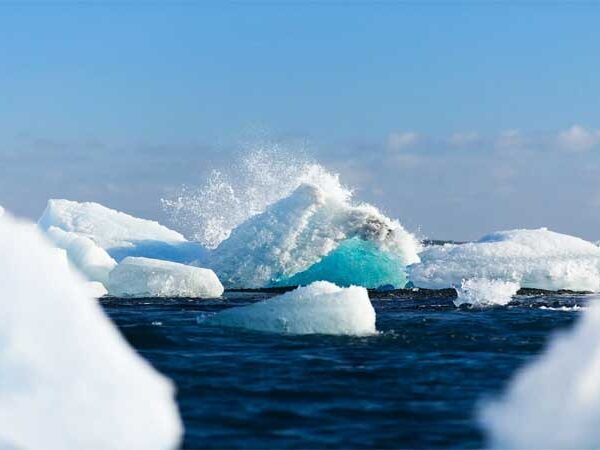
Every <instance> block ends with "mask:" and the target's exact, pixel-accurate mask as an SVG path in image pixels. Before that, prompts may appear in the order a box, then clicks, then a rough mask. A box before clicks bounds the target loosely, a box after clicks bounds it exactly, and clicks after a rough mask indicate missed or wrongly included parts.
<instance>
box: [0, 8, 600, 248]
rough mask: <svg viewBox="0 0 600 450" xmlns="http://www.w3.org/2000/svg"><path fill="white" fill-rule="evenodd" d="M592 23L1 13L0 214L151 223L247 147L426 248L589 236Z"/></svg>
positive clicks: (599, 115)
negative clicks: (107, 211) (268, 150)
mask: <svg viewBox="0 0 600 450" xmlns="http://www.w3.org/2000/svg"><path fill="white" fill-rule="evenodd" d="M598 23H600V3H597V2H577V1H570V2H550V1H546V2H545V1H540V2H536V1H528V2H516V1H495V2H483V1H452V2H445V1H437V2H416V1H415V2H412V1H404V2H350V3H348V2H337V1H313V2H300V1H288V2H285V1H261V2H243V1H239V2H210V1H209V2H170V1H166V2H145V1H128V2H120V1H115V2H110V3H106V2H89V1H79V2H69V1H62V2H52V1H38V2H1V1H0V136H1V139H0V205H3V206H4V207H6V208H7V209H8V210H12V211H13V212H15V213H17V214H19V215H23V216H26V217H30V218H37V217H38V216H39V215H40V214H41V212H42V210H43V208H44V206H45V203H46V200H47V199H48V198H56V197H59V198H70V199H74V200H93V201H99V202H101V203H104V204H106V205H107V206H111V207H114V208H117V209H121V210H124V211H127V212H130V213H132V214H135V215H140V216H142V217H147V218H156V219H160V220H163V219H164V213H163V212H162V211H161V205H160V198H161V197H164V196H168V195H170V194H172V193H173V192H175V191H176V190H177V189H178V187H179V186H181V185H182V184H188V185H194V184H198V183H200V182H201V181H202V179H203V177H205V176H206V174H207V173H208V171H209V170H210V169H211V168H213V167H216V168H222V167H227V165H229V164H231V162H232V161H233V159H234V158H235V155H236V154H238V153H239V152H240V151H243V148H244V146H245V145H247V143H248V142H252V140H253V139H254V138H253V137H249V136H254V135H256V134H259V135H261V136H268V139H269V140H271V141H274V142H277V143H278V145H280V146H281V147H285V146H286V145H287V144H286V143H287V142H289V143H290V148H292V149H293V148H295V145H297V143H298V142H299V141H301V142H303V143H305V147H306V148H307V150H306V151H307V152H308V153H309V154H310V155H311V156H312V157H313V158H314V159H316V160H318V161H320V162H321V163H322V164H324V165H325V166H326V167H328V168H329V169H330V170H332V171H334V172H339V173H340V175H341V178H342V181H343V182H344V183H345V184H347V185H349V186H351V187H353V188H354V189H355V191H356V196H357V198H358V199H360V200H365V201H369V202H371V203H373V204H375V205H377V206H379V207H380V208H382V209H383V210H384V211H385V212H386V213H387V214H389V215H390V216H393V217H395V218H398V219H400V221H401V222H403V223H404V224H405V225H406V226H407V228H409V229H411V230H419V232H420V233H422V234H424V235H426V236H428V237H431V238H441V239H474V238H477V237H479V236H481V235H483V234H485V233H487V232H490V231H494V230H499V229H506V228H517V227H527V228H530V227H539V226H547V227H548V228H550V229H553V230H556V231H561V232H565V233H569V234H574V235H578V236H581V237H584V238H587V239H591V240H600V58H598V55H600V27H599V26H598ZM257 130H259V131H258V132H257Z"/></svg>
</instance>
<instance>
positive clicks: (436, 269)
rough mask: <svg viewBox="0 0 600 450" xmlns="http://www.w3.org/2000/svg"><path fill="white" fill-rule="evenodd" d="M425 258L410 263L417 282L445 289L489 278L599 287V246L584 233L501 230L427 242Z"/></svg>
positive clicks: (559, 286)
mask: <svg viewBox="0 0 600 450" xmlns="http://www.w3.org/2000/svg"><path fill="white" fill-rule="evenodd" d="M419 256H420V258H421V262H420V263H417V264H413V265H411V266H409V267H408V268H407V271H408V277H409V279H410V281H412V283H413V284H414V285H415V286H418V287H423V288H430V289H443V288H448V287H452V286H459V285H460V284H461V282H462V280H464V279H470V278H485V279H490V280H502V281H509V282H514V283H519V284H520V286H522V287H526V288H537V289H547V290H560V289H570V290H579V291H598V290H599V289H600V248H599V247H597V246H596V245H594V244H592V243H591V242H588V241H585V240H583V239H580V238H577V237H574V236H569V235H566V234H560V233H556V232H553V231H549V230H548V229H546V228H540V229H536V230H526V229H524V230H510V231H500V232H496V233H492V234H489V235H487V236H484V237H483V238H481V239H480V240H479V241H477V242H471V243H466V244H445V245H442V246H432V247H427V248H425V249H424V250H423V251H422V252H421V253H420V255H419Z"/></svg>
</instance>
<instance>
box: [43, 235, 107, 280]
mask: <svg viewBox="0 0 600 450" xmlns="http://www.w3.org/2000/svg"><path fill="white" fill-rule="evenodd" d="M46 235H47V236H48V238H49V239H50V241H51V242H52V243H53V244H54V245H55V246H56V247H58V248H61V249H63V250H65V251H66V252H67V257H68V259H69V261H70V263H71V264H72V265H73V266H74V267H75V268H77V269H78V270H79V271H81V273H83V275H85V276H86V277H87V278H88V280H90V281H98V282H100V283H102V284H104V285H106V283H107V282H108V274H109V273H110V271H111V270H113V269H114V268H115V266H116V265H117V263H116V261H115V260H114V259H113V258H111V257H110V255H109V254H108V253H106V250H104V249H103V248H101V247H99V246H98V245H96V244H95V243H94V241H92V240H91V239H89V238H87V237H85V236H83V235H80V234H77V233H74V232H72V231H64V230H62V229H60V228H57V227H54V226H51V227H49V228H48V229H47V230H46Z"/></svg>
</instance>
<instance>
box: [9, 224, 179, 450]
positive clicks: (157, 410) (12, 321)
mask: <svg viewBox="0 0 600 450" xmlns="http://www.w3.org/2000/svg"><path fill="white" fill-rule="evenodd" d="M0 254H1V255H2V257H1V258H0V318H1V320H2V325H1V326H0V374H1V375H0V448H14V449H17V448H18V449H50V450H55V449H84V448H96V449H100V448H103V449H104V448H105V449H123V450H125V449H128V450H129V449H134V448H144V449H156V450H166V449H171V448H175V447H177V445H178V443H179V440H180V437H181V433H182V424H181V421H180V418H179V415H178V412H177V406H176V404H175V400H174V395H173V394H174V389H173V385H172V384H171V383H170V381H169V380H167V379H166V378H164V377H163V376H161V375H160V374H158V373H157V372H156V371H155V370H154V369H153V368H152V367H151V366H150V364H148V363H147V362H146V361H145V360H143V359H142V358H141V357H140V356H138V355H137V354H136V352H135V351H134V350H133V349H131V347H130V346H129V345H128V344H127V342H126V341H125V340H124V339H123V338H122V337H121V335H120V334H119V332H118V331H117V329H116V328H115V327H114V326H113V325H112V323H111V322H110V321H109V320H108V319H107V318H106V316H105V315H104V313H103V311H102V309H101V308H100V306H99V305H98V303H97V302H96V301H95V300H94V299H93V298H92V297H91V295H90V286H88V284H87V283H86V282H85V281H84V280H83V278H81V277H80V276H79V275H78V274H77V273H75V272H74V271H72V270H71V269H70V268H69V266H68V263H67V258H66V254H65V251H64V250H60V249H56V248H53V247H51V245H50V244H49V243H48V241H47V240H46V239H45V238H44V237H43V236H42V234H41V233H40V231H39V229H38V228H37V227H35V226H34V225H33V224H24V223H20V222H17V221H15V220H14V219H12V218H11V217H10V216H9V214H7V213H5V214H3V215H2V217H0Z"/></svg>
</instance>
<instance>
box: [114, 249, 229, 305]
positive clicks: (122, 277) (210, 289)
mask: <svg viewBox="0 0 600 450" xmlns="http://www.w3.org/2000/svg"><path fill="white" fill-rule="evenodd" d="M107 287H108V291H109V294H110V295H114V296H118V297H205V298H211V297H220V296H221V295H222V294H223V285H222V284H221V282H220V281H219V278H217V276H216V275H215V273H214V272H213V271H212V270H210V269H203V268H200V267H194V266H187V265H184V264H179V263H174V262H170V261H161V260H157V259H149V258H138V257H131V256H130V257H127V258H125V259H124V260H123V261H121V262H120V263H119V265H118V266H117V267H116V268H115V269H114V270H113V271H112V272H111V273H110V277H109V282H108V286H107Z"/></svg>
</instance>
